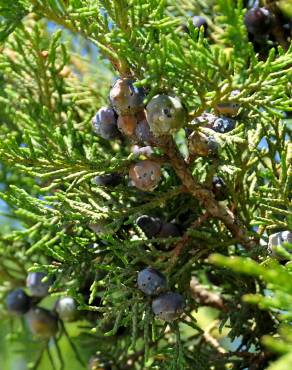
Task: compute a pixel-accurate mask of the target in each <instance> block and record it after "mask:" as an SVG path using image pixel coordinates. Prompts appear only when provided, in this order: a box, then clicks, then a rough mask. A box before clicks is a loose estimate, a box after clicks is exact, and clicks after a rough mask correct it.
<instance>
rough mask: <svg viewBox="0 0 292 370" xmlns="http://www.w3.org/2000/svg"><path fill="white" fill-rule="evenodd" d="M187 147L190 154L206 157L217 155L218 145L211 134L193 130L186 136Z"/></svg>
mask: <svg viewBox="0 0 292 370" xmlns="http://www.w3.org/2000/svg"><path fill="white" fill-rule="evenodd" d="M188 147H189V152H190V154H195V155H198V156H202V157H206V156H210V155H217V154H218V149H219V145H218V143H217V141H216V139H215V138H214V136H212V135H209V136H208V135H206V134H204V133H202V132H199V131H193V132H192V133H191V135H190V136H189V137H188Z"/></svg>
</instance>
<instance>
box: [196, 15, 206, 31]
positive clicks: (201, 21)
mask: <svg viewBox="0 0 292 370" xmlns="http://www.w3.org/2000/svg"><path fill="white" fill-rule="evenodd" d="M192 23H193V26H194V27H195V28H201V27H203V28H204V34H205V35H206V31H207V29H208V23H207V21H206V19H205V18H203V17H201V16H200V15H195V16H194V17H193V19H192Z"/></svg>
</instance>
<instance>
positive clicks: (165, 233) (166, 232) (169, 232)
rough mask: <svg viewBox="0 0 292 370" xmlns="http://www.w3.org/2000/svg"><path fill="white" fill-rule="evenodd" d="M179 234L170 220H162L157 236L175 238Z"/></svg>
mask: <svg viewBox="0 0 292 370" xmlns="http://www.w3.org/2000/svg"><path fill="white" fill-rule="evenodd" d="M179 236H180V231H179V229H178V227H177V226H176V225H175V224H173V223H172V222H164V223H163V224H162V227H161V229H160V231H159V233H158V235H157V237H159V238H175V237H179Z"/></svg>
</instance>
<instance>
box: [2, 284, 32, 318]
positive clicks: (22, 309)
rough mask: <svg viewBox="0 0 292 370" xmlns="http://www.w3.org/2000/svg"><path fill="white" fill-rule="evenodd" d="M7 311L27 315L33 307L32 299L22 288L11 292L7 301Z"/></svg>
mask: <svg viewBox="0 0 292 370" xmlns="http://www.w3.org/2000/svg"><path fill="white" fill-rule="evenodd" d="M5 303H6V307H7V310H8V311H9V312H10V313H14V314H17V315H23V314H25V313H26V312H27V311H28V310H29V309H30V306H31V298H30V297H29V296H28V295H27V294H26V293H25V292H24V291H23V290H22V289H20V288H18V289H14V290H12V291H11V292H9V293H8V294H7V296H6V299H5Z"/></svg>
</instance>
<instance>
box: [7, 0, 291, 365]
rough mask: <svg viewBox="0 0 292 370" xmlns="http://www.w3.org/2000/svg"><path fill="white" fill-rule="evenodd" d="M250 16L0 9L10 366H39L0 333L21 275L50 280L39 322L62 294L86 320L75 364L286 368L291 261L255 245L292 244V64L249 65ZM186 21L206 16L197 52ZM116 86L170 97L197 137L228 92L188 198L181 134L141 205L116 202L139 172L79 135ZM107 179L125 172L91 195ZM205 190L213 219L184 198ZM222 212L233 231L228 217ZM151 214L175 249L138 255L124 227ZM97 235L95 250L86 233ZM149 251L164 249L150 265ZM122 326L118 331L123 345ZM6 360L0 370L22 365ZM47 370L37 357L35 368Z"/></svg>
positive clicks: (59, 1) (154, 7)
mask: <svg viewBox="0 0 292 370" xmlns="http://www.w3.org/2000/svg"><path fill="white" fill-rule="evenodd" d="M267 3H268V4H269V3H270V2H268V1H267ZM287 3H289V2H287ZM280 5H281V4H280ZM288 5H289V4H288ZM286 6H287V4H286ZM245 11H246V9H245V8H243V4H242V2H241V1H238V2H237V1H231V0H228V1H226V0H224V1H223V0H222V1H221V0H220V1H216V2H215V1H201V0H198V1H189V0H180V1H172V0H168V1H164V0H149V1H147V2H143V1H140V0H131V1H124V0H114V1H107V0H100V1H98V0H18V1H14V2H13V4H9V6H7V1H6V0H0V41H1V55H0V123H1V125H0V135H1V140H0V163H1V173H0V176H1V178H0V181H1V190H2V193H1V198H2V200H3V201H4V202H5V203H4V204H5V207H6V208H5V209H4V213H5V217H8V219H9V220H11V222H6V220H7V219H5V221H3V223H5V227H2V226H1V236H0V255H1V256H0V282H1V297H2V300H1V307H0V308H1V330H0V332H1V336H0V339H1V342H3V345H2V348H7V347H5V346H7V344H4V343H7V342H4V338H3V336H2V332H6V331H8V323H11V326H12V327H11V329H12V330H9V332H11V340H13V341H16V343H17V344H15V345H13V346H12V347H11V346H10V345H9V344H8V345H9V351H11V349H15V350H19V349H20V351H21V352H23V350H24V349H25V353H26V354H27V356H29V357H27V358H26V360H25V361H26V362H29V361H32V362H34V361H36V359H37V357H38V354H39V352H40V350H41V349H40V347H41V345H40V344H39V343H37V342H36V341H34V340H33V339H32V338H31V336H30V334H29V333H28V330H27V328H26V327H25V324H24V323H23V322H22V323H21V320H16V319H13V320H12V319H11V318H9V314H8V313H7V312H6V309H5V305H4V297H5V295H6V293H7V291H8V290H9V289H11V288H13V287H17V286H22V285H23V284H24V281H25V276H26V273H27V271H44V272H46V273H48V274H50V275H54V277H55V281H54V284H53V286H52V288H51V295H50V297H48V298H47V299H46V300H45V302H44V305H45V306H46V307H52V305H53V301H54V300H55V298H54V297H58V296H61V295H69V296H72V297H74V298H75V299H76V301H77V302H78V304H79V309H80V310H82V312H87V311H89V312H93V313H97V315H98V316H97V317H95V316H94V320H93V321H92V320H91V321H86V320H83V321H81V322H78V323H76V324H75V323H74V324H70V325H68V330H69V333H70V336H71V337H72V338H73V342H74V343H75V345H76V346H77V350H78V352H79V353H80V355H81V357H82V359H83V362H87V361H88V359H89V357H90V356H91V355H93V354H94V353H95V352H96V351H97V350H98V351H101V352H102V353H103V356H105V357H106V359H107V360H112V361H113V365H112V368H113V369H118V368H122V369H125V368H127V366H128V368H133V369H135V368H136V369H143V368H149V369H150V368H151V369H164V368H165V369H189V368H190V369H193V368H196V369H211V368H214V369H223V368H232V369H244V368H249V369H263V368H269V369H272V370H274V369H277V370H279V369H287V368H289V364H290V363H291V361H292V352H291V329H290V326H289V324H290V323H291V299H292V298H291V294H292V291H291V287H290V285H291V284H290V274H291V272H290V270H291V264H290V260H291V257H290V255H289V254H288V253H286V254H285V258H286V261H287V260H288V262H287V263H286V264H284V263H283V264H281V263H279V262H278V261H277V260H275V259H274V258H271V257H269V256H268V255H267V254H268V253H267V241H268V236H269V235H270V234H272V233H274V232H277V231H281V230H291V229H292V216H291V179H292V171H291V164H292V160H291V159H292V146H291V120H289V112H291V110H292V107H291V98H292V97H291V83H292V63H291V60H292V49H291V47H290V48H289V46H288V45H287V43H282V44H281V43H280V45H279V42H278V40H269V41H268V42H267V45H266V47H265V48H264V50H260V52H259V51H257V50H255V49H254V47H253V45H252V43H250V42H249V38H248V34H247V31H246V28H245V26H244V22H243V19H244V14H245ZM285 11H286V12H288V14H289V7H288V11H287V9H286V10H285ZM193 14H204V17H206V19H207V21H208V26H209V35H208V37H204V35H203V32H202V31H201V32H199V30H198V29H195V28H192V27H191V20H190V16H192V15H193ZM183 25H187V26H188V27H189V32H184V30H183V27H182V26H183ZM119 75H120V76H126V75H132V76H134V77H135V79H137V80H138V81H139V82H138V85H139V86H143V87H144V88H145V89H146V91H147V98H146V103H147V101H149V100H150V99H151V97H153V96H154V95H155V94H157V93H169V94H176V95H177V96H179V97H180V98H181V99H182V101H183V103H184V105H185V107H186V109H187V111H188V114H189V119H188V127H189V128H191V129H193V128H194V124H193V123H194V122H193V121H192V120H193V119H195V118H197V117H199V116H200V115H201V114H202V113H203V112H204V111H209V112H213V111H214V108H215V106H216V104H217V103H218V102H222V101H225V100H226V99H228V97H229V96H230V93H231V91H233V90H235V89H239V90H240V94H239V95H237V96H236V97H234V98H233V102H235V103H238V104H239V105H240V115H239V116H238V117H237V123H236V128H235V129H234V130H233V131H231V132H230V133H228V134H220V133H214V136H215V138H216V140H217V141H218V142H219V143H220V156H219V158H217V159H211V160H210V159H206V158H202V157H198V158H195V159H194V160H193V161H191V163H190V164H189V166H188V168H189V171H190V173H191V174H192V180H191V185H190V186H186V184H185V183H184V180H183V178H184V176H183V174H181V173H180V172H179V171H178V170H177V167H176V163H177V158H179V150H180V151H181V152H182V153H183V154H184V155H186V154H187V153H186V151H187V149H186V137H185V134H184V131H183V130H181V131H180V132H179V133H178V134H177V135H176V136H175V138H174V139H175V143H176V145H177V147H178V148H179V149H177V148H176V146H175V144H173V145H174V146H173V147H170V148H165V146H163V145H162V146H161V147H157V148H155V149H154V151H155V153H154V158H158V157H161V160H162V162H163V179H162V181H161V183H160V185H159V187H158V188H157V189H156V190H155V191H154V192H153V193H145V192H141V191H139V190H137V189H136V188H134V187H131V186H128V179H127V173H128V169H129V166H130V164H131V163H133V162H134V161H136V160H137V158H136V157H135V155H134V153H133V151H132V144H133V143H131V142H129V141H127V140H126V138H123V139H122V140H120V141H119V140H117V141H112V142H108V141H105V140H104V139H102V138H100V137H98V136H95V135H94V134H93V133H92V128H91V119H92V117H93V115H94V114H95V112H96V111H97V110H98V109H99V108H100V107H101V106H103V105H105V104H108V100H107V95H108V92H109V89H110V86H111V84H112V82H113V79H114V78H116V77H118V76H119ZM195 129H198V130H201V131H202V132H205V133H208V132H210V130H209V129H208V128H205V127H202V126H200V127H199V128H198V126H196V127H195ZM169 151H172V152H173V153H174V154H175V156H176V158H174V159H173V156H172V155H170V154H169ZM143 158H145V157H143V156H142V157H140V159H143ZM105 172H106V173H110V172H120V173H122V174H123V175H124V176H125V180H124V182H123V184H121V185H119V186H118V187H116V188H115V189H107V188H103V187H98V186H96V185H95V184H94V182H93V181H92V180H93V179H94V177H95V176H97V175H99V174H102V173H105ZM215 174H217V175H220V176H221V177H222V178H223V179H224V181H225V182H226V184H227V186H228V194H229V196H228V199H227V200H226V201H225V202H221V203H220V204H219V205H218V207H219V208H218V209H217V211H216V215H214V214H212V213H211V212H210V210H209V209H208V202H205V203H204V202H203V203H202V201H201V199H200V196H199V193H198V191H196V190H194V189H197V186H199V187H200V189H207V190H208V191H210V188H211V180H212V177H213V175H215ZM185 187H187V191H186V189H185ZM226 210H230V212H232V215H233V216H234V217H235V220H236V222H234V223H232V222H231V221H230V219H229V218H226V217H225V216H222V215H223V213H224V211H226ZM206 211H207V216H206V217H205V218H203V219H202V220H201V221H200V222H199V224H198V225H197V227H194V225H196V224H194V222H195V221H196V220H198V219H200V217H202V215H204V214H205V212H206ZM145 213H146V214H148V213H149V214H151V215H155V216H159V217H161V218H163V219H164V220H166V221H169V222H170V221H173V222H176V223H177V224H179V225H180V228H181V230H182V233H183V236H182V238H172V239H171V238H169V239H168V240H149V239H147V238H146V236H145V235H144V234H143V232H142V230H141V229H139V228H138V227H137V225H136V223H135V220H136V218H137V217H138V216H140V215H141V214H145ZM96 223H98V224H99V226H100V228H101V232H99V233H96V232H94V231H93V230H92V229H91V228H90V227H89V225H91V224H96ZM158 242H160V243H166V244H167V245H170V250H168V251H162V250H159V249H158V248H156V247H157V243H158ZM93 243H96V244H97V245H98V250H99V251H98V253H97V251H96V249H94V248H90V247H89V246H90V245H92V244H93ZM172 247H176V248H175V249H173V248H172ZM214 252H216V254H215V255H213V256H211V257H210V255H212V254H213V253H214ZM282 253H284V252H283V251H282ZM147 265H152V266H155V267H156V268H158V269H159V270H161V271H163V272H164V273H165V274H166V275H167V277H168V280H169V286H170V287H171V288H172V289H174V290H176V291H179V292H180V293H181V294H182V295H183V296H184V298H185V299H186V302H187V306H186V310H185V315H184V316H183V317H182V319H181V320H180V321H179V322H178V323H174V324H173V325H171V327H167V328H166V325H164V324H163V323H162V322H160V321H157V320H155V318H154V317H153V315H152V313H151V311H150V308H149V301H148V300H147V299H145V297H144V296H143V295H142V294H141V293H140V292H139V291H138V289H137V287H136V275H137V271H139V270H140V269H142V268H143V267H145V266H147ZM194 276H195V277H196V278H197V279H198V281H199V283H198V284H199V288H198V289H197V290H196V291H195V293H194V291H192V290H191V289H190V281H191V278H192V277H194ZM84 289H88V292H89V294H90V296H87V295H86V294H84ZM206 297H207V298H206ZM98 298H102V301H103V304H102V305H100V304H97V303H96V302H99V301H100V300H99V299H98ZM218 299H219V301H218ZM214 302H215V303H214ZM218 302H219V303H218ZM210 307H211V308H210ZM108 322H110V325H108ZM105 323H107V326H106V330H104V326H105ZM2 327H3V328H4V329H3V331H2ZM119 327H125V328H126V329H125V333H124V334H123V335H121V336H119V335H117V331H118V329H119ZM104 332H106V336H104V335H103V334H104ZM67 339H68V338H67ZM67 339H66V337H64V336H63V337H62V339H61V342H60V343H61V344H60V348H61V352H62V354H63V356H62V357H63V358H64V359H65V364H66V368H74V369H78V368H79V367H80V369H81V368H84V367H82V365H81V364H79V363H78V362H76V360H75V357H74V353H73V352H72V348H71V347H70V346H69V342H68V340H67ZM21 343H24V345H23V344H21ZM28 346H31V348H32V350H31V351H27V348H28ZM29 348H30V347H29ZM49 348H50V350H51V351H52V352H53V353H54V356H53V357H54V358H57V357H58V355H60V353H59V354H58V352H57V349H56V347H55V346H54V345H53V343H51V344H50V345H49ZM28 353H29V355H28ZM75 354H76V353H75ZM0 356H1V355H0ZM5 356H6V354H5ZM0 358H1V357H0ZM6 359H7V357H6ZM3 361H4V362H3ZM3 361H2V362H1V364H2V363H4V365H1V366H4V367H3V370H6V369H10V368H13V369H14V368H15V367H14V366H16V365H15V364H13V365H12V364H11V363H9V364H8V362H6V360H5V359H4V360H3ZM49 363H50V361H49V359H48V358H47V357H44V359H43V360H42V362H41V364H40V368H42V369H47V368H49V366H50V365H49ZM78 366H79V367H78ZM1 370H2V368H1Z"/></svg>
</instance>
